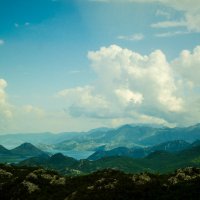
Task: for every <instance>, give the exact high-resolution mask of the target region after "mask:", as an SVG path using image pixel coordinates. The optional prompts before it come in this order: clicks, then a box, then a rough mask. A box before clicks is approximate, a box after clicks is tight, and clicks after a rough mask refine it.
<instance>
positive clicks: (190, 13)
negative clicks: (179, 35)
mask: <svg viewBox="0 0 200 200" xmlns="http://www.w3.org/2000/svg"><path fill="white" fill-rule="evenodd" d="M93 1H96V2H98V1H100V0H93ZM102 2H107V3H108V2H110V3H116V2H123V3H126V2H127V3H160V4H162V5H164V6H167V7H170V8H173V9H175V10H176V11H180V12H183V18H182V19H181V20H180V21H175V20H172V21H161V22H158V23H157V24H154V25H153V26H152V27H156V28H158V27H161V28H163V27H166V26H168V27H176V25H177V27H180V26H184V27H185V28H186V29H187V30H189V31H192V32H200V3H199V2H198V1H197V0H104V1H102Z"/></svg>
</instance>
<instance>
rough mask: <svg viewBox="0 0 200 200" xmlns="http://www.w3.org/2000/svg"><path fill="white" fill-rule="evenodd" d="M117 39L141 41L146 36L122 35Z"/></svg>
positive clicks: (139, 34)
mask: <svg viewBox="0 0 200 200" xmlns="http://www.w3.org/2000/svg"><path fill="white" fill-rule="evenodd" d="M117 38H118V39H120V40H129V41H140V40H143V39H144V35H143V34H141V33H137V34H133V35H120V36H118V37H117Z"/></svg>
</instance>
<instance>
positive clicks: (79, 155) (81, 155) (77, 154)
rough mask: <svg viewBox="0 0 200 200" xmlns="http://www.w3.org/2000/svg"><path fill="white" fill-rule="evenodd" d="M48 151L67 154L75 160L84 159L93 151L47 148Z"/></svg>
mask: <svg viewBox="0 0 200 200" xmlns="http://www.w3.org/2000/svg"><path fill="white" fill-rule="evenodd" d="M48 152H49V153H51V154H55V153H62V154H63V155H65V156H69V157H72V158H75V159H77V160H80V159H86V158H88V157H89V156H90V155H92V154H93V153H94V151H73V150H70V151H63V150H56V149H53V150H48Z"/></svg>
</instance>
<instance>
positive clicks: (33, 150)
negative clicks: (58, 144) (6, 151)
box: [11, 142, 45, 156]
mask: <svg viewBox="0 0 200 200" xmlns="http://www.w3.org/2000/svg"><path fill="white" fill-rule="evenodd" d="M11 152H12V153H14V154H18V155H24V156H38V155H41V154H45V152H43V151H42V150H40V149H38V148H37V147H35V146H34V145H32V144H31V143H28V142H25V143H23V144H21V145H20V146H18V147H16V148H14V149H12V150H11Z"/></svg>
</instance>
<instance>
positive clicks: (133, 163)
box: [18, 145, 200, 175]
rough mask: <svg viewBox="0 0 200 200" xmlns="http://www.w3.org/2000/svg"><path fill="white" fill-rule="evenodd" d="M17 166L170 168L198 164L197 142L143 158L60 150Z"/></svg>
mask: <svg viewBox="0 0 200 200" xmlns="http://www.w3.org/2000/svg"><path fill="white" fill-rule="evenodd" d="M18 165H19V166H43V167H45V168H47V169H55V170H57V171H58V172H60V173H62V174H75V175H77V174H84V173H91V172H94V171H97V170H102V169H107V168H112V169H113V168H114V169H118V170H121V171H124V172H128V173H136V172H144V171H148V172H157V173H158V172H159V173H165V172H171V171H173V170H175V169H177V168H182V167H188V166H193V167H200V145H195V146H193V145H191V146H190V147H189V148H187V149H185V150H181V151H178V152H167V151H163V150H157V151H154V152H152V153H150V154H149V155H148V156H146V157H144V158H137V159H136V158H130V157H127V156H111V157H104V158H100V159H98V160H94V161H91V160H88V159H84V160H75V159H73V158H70V157H67V156H64V155H62V154H60V153H58V154H55V155H53V156H46V157H44V156H37V157H32V158H28V159H25V160H23V161H21V162H19V163H18Z"/></svg>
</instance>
